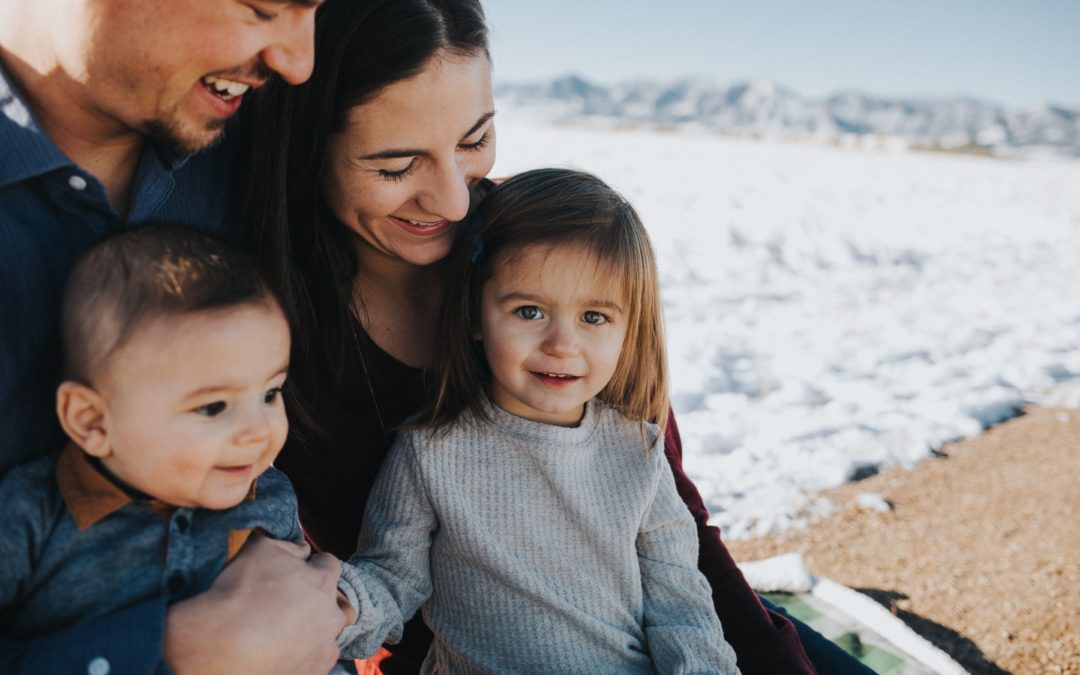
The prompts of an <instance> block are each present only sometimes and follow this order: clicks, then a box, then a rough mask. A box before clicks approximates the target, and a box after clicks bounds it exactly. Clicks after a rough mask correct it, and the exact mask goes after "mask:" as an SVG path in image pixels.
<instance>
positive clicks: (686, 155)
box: [493, 112, 1080, 537]
mask: <svg viewBox="0 0 1080 675" xmlns="http://www.w3.org/2000/svg"><path fill="white" fill-rule="evenodd" d="M498 131H499V148H498V162H497V164H496V167H495V171H494V172H493V175H508V174H511V173H515V172H518V171H521V170H524V169H528V168H535V167H539V166H573V167H577V168H583V169H587V170H589V171H592V172H594V173H596V174H598V175H600V176H601V177H602V178H604V179H605V180H607V181H608V182H609V183H611V184H612V185H614V186H615V187H617V188H618V189H619V190H620V191H621V192H622V193H623V194H624V195H625V196H626V197H627V198H628V199H630V201H631V202H632V203H633V204H634V205H635V206H636V207H637V209H638V211H639V213H640V214H641V215H642V217H643V219H644V220H645V223H646V224H647V225H648V227H649V231H650V233H651V234H652V236H653V241H654V244H655V246H656V249H657V252H658V254H659V258H660V269H661V281H662V285H663V293H664V305H665V311H666V320H667V330H668V343H669V350H670V360H671V366H672V380H673V382H672V391H673V399H674V403H675V409H676V411H677V413H678V416H679V427H680V430H681V432H682V435H683V441H684V445H685V451H686V466H687V469H688V471H689V472H690V474H691V476H692V477H693V478H694V480H695V482H696V483H697V485H698V487H699V488H700V489H701V491H702V493H703V495H704V496H705V500H706V503H707V504H708V506H709V508H710V509H711V511H712V512H713V521H714V522H715V523H716V524H718V525H721V526H722V527H723V528H724V531H725V536H727V537H743V536H752V535H756V534H762V533H765V532H769V531H773V530H775V529H777V528H781V527H785V526H790V525H791V524H797V523H798V522H799V519H800V518H801V517H803V516H805V515H806V514H808V513H811V512H815V511H821V510H823V509H826V508H828V505H827V504H824V503H821V502H820V501H819V500H817V499H816V498H815V495H816V494H817V492H818V491H819V490H821V489H823V488H827V487H831V486H834V485H837V484H839V483H842V482H844V481H845V480H848V479H849V478H851V477H852V476H854V475H857V474H859V473H861V472H864V471H872V469H873V467H877V466H880V465H885V464H897V463H901V464H909V463H914V462H917V461H919V460H920V459H923V458H925V457H927V456H928V455H929V454H930V452H931V449H932V448H937V447H940V446H941V445H942V444H943V443H944V442H946V441H948V440H950V439H954V438H958V437H966V436H972V435H975V434H977V433H979V432H980V431H981V430H982V429H983V428H984V427H985V426H986V425H988V424H991V423H994V422H996V421H999V420H1001V419H1004V418H1006V417H1008V416H1011V415H1012V414H1013V413H1014V411H1015V410H1016V408H1017V407H1018V406H1020V405H1022V404H1023V403H1025V402H1027V401H1044V402H1045V401H1047V400H1050V401H1052V402H1054V403H1058V404H1065V405H1071V406H1073V407H1080V292H1078V288H1077V281H1078V279H1080V162H1066V161H1041V162H1027V163H1025V162H1012V161H1006V160H988V159H979V158H967V157H959V156H943V155H928V154H915V153H901V152H891V153H890V152H868V151H858V150H843V149H839V148H830V147H823V146H815V145H810V144H804V145H800V144H785V143H779V142H770V141H760V142H752V141H740V140H732V139H724V138H720V137H717V136H710V135H694V134H677V133H662V132H651V131H623V132H620V131H605V130H596V129H590V130H584V129H568V128H554V127H545V126H542V125H539V124H537V123H534V122H526V121H524V120H522V119H515V118H514V116H513V114H512V113H511V112H500V115H499V129H498Z"/></svg>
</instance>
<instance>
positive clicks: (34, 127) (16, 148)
mask: <svg viewBox="0 0 1080 675" xmlns="http://www.w3.org/2000/svg"><path fill="white" fill-rule="evenodd" d="M0 148H4V155H5V157H4V160H3V161H0V187H4V186H6V185H10V184H12V183H15V182H18V181H20V180H25V179H27V178H31V177H33V176H40V175H42V174H45V173H48V172H49V171H54V170H56V169H62V168H65V167H73V166H75V163H74V162H72V161H71V159H70V158H68V156H67V155H65V154H64V153H63V151H62V150H60V148H58V147H56V144H55V143H53V141H52V139H51V138H49V136H48V135H47V134H46V133H45V132H44V131H43V130H42V129H41V127H40V125H39V124H38V121H37V118H36V117H34V113H33V111H32V110H31V109H30V106H29V104H27V102H26V99H25V97H23V95H22V93H21V92H20V91H19V88H18V87H17V86H16V85H15V82H14V81H13V80H12V79H11V77H10V76H9V75H8V73H7V71H6V70H5V69H4V67H3V65H2V64H0ZM147 151H150V152H153V153H154V156H155V158H156V159H157V160H158V161H159V162H160V163H161V165H162V167H163V168H164V169H165V171H167V172H169V173H171V172H173V171H176V170H177V169H179V168H180V167H182V166H183V165H184V164H186V163H187V161H188V159H189V158H190V155H186V154H182V153H175V152H170V151H168V150H166V149H165V148H161V147H158V146H147V148H144V150H143V152H144V153H145V152H147Z"/></svg>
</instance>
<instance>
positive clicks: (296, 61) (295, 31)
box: [260, 7, 315, 85]
mask: <svg viewBox="0 0 1080 675" xmlns="http://www.w3.org/2000/svg"><path fill="white" fill-rule="evenodd" d="M295 9H296V13H295V14H292V15H291V16H289V17H285V16H283V17H281V18H282V19H283V21H282V24H281V28H280V30H279V32H278V34H277V36H276V37H277V39H276V40H275V41H274V42H273V43H272V44H270V45H267V47H266V48H265V49H263V51H262V53H261V55H260V56H261V58H262V62H263V63H265V64H266V66H267V67H268V68H270V69H271V70H273V71H274V72H276V73H277V74H278V75H280V76H281V79H283V80H285V81H286V82H288V83H289V84H294V85H295V84H301V83H303V82H306V81H307V79H308V78H309V77H311V71H312V69H313V68H314V67H315V10H314V8H310V9H309V8H299V7H297V8H295Z"/></svg>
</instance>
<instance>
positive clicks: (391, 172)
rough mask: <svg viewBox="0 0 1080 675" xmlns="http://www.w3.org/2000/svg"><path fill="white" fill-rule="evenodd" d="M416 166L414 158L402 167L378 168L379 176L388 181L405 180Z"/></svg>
mask: <svg viewBox="0 0 1080 675" xmlns="http://www.w3.org/2000/svg"><path fill="white" fill-rule="evenodd" d="M415 166H416V160H415V159H414V160H413V161H411V162H409V164H408V165H407V166H406V167H405V168H403V169H378V172H379V178H383V179H386V180H390V181H400V180H405V179H406V178H407V177H408V176H409V174H410V173H412V172H413V168H414V167H415Z"/></svg>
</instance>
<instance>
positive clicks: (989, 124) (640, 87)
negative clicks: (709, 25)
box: [495, 75, 1080, 158]
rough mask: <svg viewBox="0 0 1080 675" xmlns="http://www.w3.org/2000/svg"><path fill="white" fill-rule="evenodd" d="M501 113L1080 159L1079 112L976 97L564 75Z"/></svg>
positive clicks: (515, 93)
mask: <svg viewBox="0 0 1080 675" xmlns="http://www.w3.org/2000/svg"><path fill="white" fill-rule="evenodd" d="M495 97H496V100H498V102H499V107H500V109H501V110H506V109H513V111H514V113H515V114H525V115H528V116H530V117H534V118H541V119H544V120H547V121H556V122H564V123H601V124H616V125H624V126H651V127H662V128H688V129H704V130H708V131H714V132H719V133H724V134H731V135H740V136H755V137H760V136H764V137H799V138H813V139H816V140H822V141H843V140H848V141H851V140H854V141H855V142H858V141H859V139H877V140H878V141H883V142H884V141H893V142H899V143H901V144H903V145H906V146H913V147H922V148H933V149H942V150H964V151H972V152H979V153H982V154H993V155H998V156H1025V155H1034V154H1041V155H1046V154H1052V155H1058V156H1066V157H1072V158H1080V110H1076V109H1069V108H1064V107H1060V106H1053V105H1039V106H1034V107H1030V108H1027V109H1023V110H1008V109H1006V108H1004V107H1002V106H999V105H995V104H991V103H987V102H984V101H979V100H976V99H973V98H966V97H964V98H960V97H957V98H886V97H881V96H873V95H869V94H866V93H862V92H854V91H849V92H841V93H836V94H834V95H832V96H829V97H828V98H825V99H812V98H809V97H805V96H801V95H799V94H798V93H796V92H794V91H792V90H791V89H788V88H786V87H784V86H782V85H779V84H776V83H773V82H768V81H753V82H741V83H735V84H728V85H724V84H718V83H715V82H709V81H705V80H695V79H687V80H679V81H675V82H667V83H663V82H655V81H645V80H642V81H632V82H624V83H620V84H615V85H610V86H607V85H601V84H597V83H594V82H590V81H588V80H586V79H585V78H583V77H580V76H576V75H570V76H566V77H561V78H557V79H553V80H550V81H546V82H540V83H505V82H503V83H499V84H497V85H496V87H495Z"/></svg>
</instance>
